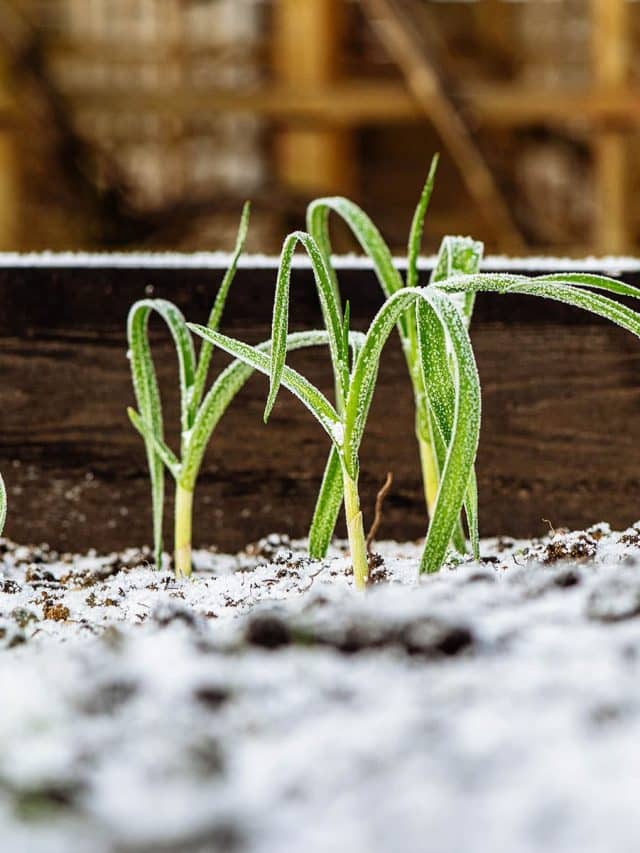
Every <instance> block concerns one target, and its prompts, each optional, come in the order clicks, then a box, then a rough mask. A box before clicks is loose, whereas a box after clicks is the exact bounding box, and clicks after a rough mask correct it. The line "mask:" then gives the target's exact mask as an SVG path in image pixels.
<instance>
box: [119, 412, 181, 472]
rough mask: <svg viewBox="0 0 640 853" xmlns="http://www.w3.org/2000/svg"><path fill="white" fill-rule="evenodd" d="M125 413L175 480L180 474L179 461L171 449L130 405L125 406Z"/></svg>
mask: <svg viewBox="0 0 640 853" xmlns="http://www.w3.org/2000/svg"><path fill="white" fill-rule="evenodd" d="M127 414H128V415H129V420H130V421H131V423H132V424H133V426H134V427H135V429H137V431H138V432H139V433H140V435H141V436H142V437H143V438H144V440H145V441H148V442H149V443H150V444H151V445H152V446H153V449H154V450H155V452H156V453H157V454H158V456H159V457H160V459H161V460H162V463H163V465H166V467H167V468H168V469H169V470H170V471H171V473H172V475H173V476H174V478H175V479H176V480H177V479H178V478H179V476H180V462H179V461H178V459H177V457H176V456H175V454H174V453H173V451H172V450H171V449H170V448H169V447H167V445H166V444H165V443H164V441H162V439H161V438H158V436H157V435H156V434H155V433H154V431H153V428H152V427H151V426H150V425H149V424H147V423H145V421H143V420H142V418H141V417H140V415H139V414H138V412H136V410H135V409H132V408H131V406H129V407H128V408H127Z"/></svg>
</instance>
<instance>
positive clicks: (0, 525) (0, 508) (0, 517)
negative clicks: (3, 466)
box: [0, 475, 7, 534]
mask: <svg viewBox="0 0 640 853" xmlns="http://www.w3.org/2000/svg"><path fill="white" fill-rule="evenodd" d="M6 520H7V490H6V489H5V486H4V480H3V479H2V476H1V475H0V534H1V533H2V531H3V529H4V523H5V521H6Z"/></svg>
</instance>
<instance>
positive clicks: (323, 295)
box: [264, 231, 349, 422]
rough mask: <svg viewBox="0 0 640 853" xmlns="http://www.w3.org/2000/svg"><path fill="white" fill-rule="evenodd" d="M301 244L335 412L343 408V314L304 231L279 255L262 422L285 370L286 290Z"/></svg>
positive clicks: (346, 359)
mask: <svg viewBox="0 0 640 853" xmlns="http://www.w3.org/2000/svg"><path fill="white" fill-rule="evenodd" d="M298 243H300V244H301V245H302V246H303V247H304V249H305V250H306V252H307V254H308V255H309V258H310V259H311V266H312V269H313V275H314V278H315V283H316V288H317V290H318V296H319V299H320V307H321V309H322V316H323V319H324V324H325V328H326V330H327V332H328V335H329V349H330V352H331V361H332V364H333V373H334V376H335V381H336V397H337V401H336V403H337V406H338V410H340V409H341V408H342V402H343V400H344V396H345V393H346V387H347V384H348V381H349V350H348V345H347V340H346V337H345V335H344V328H343V320H342V312H341V309H340V304H339V302H338V300H337V298H336V291H335V288H334V286H333V284H332V281H331V277H330V274H329V270H328V268H327V265H326V263H325V260H324V257H323V256H322V253H321V251H320V249H319V248H318V246H317V244H316V242H315V240H314V239H313V237H311V236H310V235H309V234H305V233H304V232H303V231H294V232H293V234H289V235H288V237H287V238H286V239H285V241H284V244H283V246H282V253H281V255H280V267H279V269H278V277H277V281H276V294H275V301H274V308H273V322H272V327H271V340H272V358H271V370H272V373H271V377H270V385H269V395H268V397H267V403H266V406H265V410H264V419H265V422H266V421H267V420H268V418H269V415H270V413H271V410H272V409H273V405H274V403H275V400H276V396H277V394H278V387H279V385H280V379H281V377H282V372H283V370H284V365H285V360H286V354H287V346H286V340H287V332H288V327H289V289H290V284H291V262H292V260H293V254H294V251H295V248H296V245H297V244H298Z"/></svg>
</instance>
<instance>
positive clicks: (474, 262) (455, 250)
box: [429, 237, 484, 559]
mask: <svg viewBox="0 0 640 853" xmlns="http://www.w3.org/2000/svg"><path fill="white" fill-rule="evenodd" d="M483 253H484V245H483V244H482V243H481V242H479V241H477V240H473V239H472V238H471V237H445V238H444V239H443V240H442V243H441V245H440V251H439V252H438V257H437V259H436V264H435V266H434V268H433V271H432V273H431V278H430V280H429V284H431V285H433V284H437V283H438V282H439V281H442V280H444V279H447V278H449V277H450V276H452V275H456V274H459V275H473V274H475V273H477V272H478V271H479V269H480V263H481V261H482V256H483ZM452 298H453V300H454V301H456V299H457V297H456V296H452ZM474 303H475V293H465V294H463V295H462V299H461V301H460V304H459V305H458V302H457V301H456V305H458V307H459V308H460V310H461V312H462V316H463V319H464V322H465V325H466V327H467V328H469V326H470V325H471V317H472V315H473V308H474ZM438 438H439V437H438ZM438 438H436V440H435V441H434V442H433V447H434V450H435V455H436V464H437V466H438V470H439V471H440V472H441V471H442V469H443V467H444V461H445V457H446V447H447V443H448V441H449V439H448V438H446V439H442V438H440V440H438ZM464 509H465V515H466V517H467V524H468V527H469V538H470V540H471V548H472V551H473V555H474V557H476V559H477V558H478V556H479V551H480V541H479V534H478V490H477V486H476V475H475V471H473V472H472V474H471V478H470V485H469V493H468V495H467V498H466V500H465V505H464ZM454 545H455V547H456V548H457V549H458V550H459V551H460V552H461V553H464V551H465V550H466V543H465V536H464V529H463V527H462V519H460V521H459V523H458V525H457V526H456V530H455V533H454Z"/></svg>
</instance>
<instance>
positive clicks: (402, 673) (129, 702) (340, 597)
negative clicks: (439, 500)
mask: <svg viewBox="0 0 640 853" xmlns="http://www.w3.org/2000/svg"><path fill="white" fill-rule="evenodd" d="M303 545H304V543H300V542H293V543H291V542H289V540H288V539H287V538H286V537H278V536H271V537H269V538H268V539H266V540H262V541H261V542H259V543H258V544H257V545H256V546H254V547H252V548H249V549H247V550H246V551H244V552H243V553H241V554H239V555H236V556H230V555H222V554H217V553H215V552H206V551H200V552H197V554H196V555H195V564H196V573H195V575H194V578H193V579H192V580H182V581H177V580H176V579H175V578H174V577H173V576H172V574H171V573H170V571H169V568H170V565H169V561H168V560H167V566H166V569H167V570H166V571H162V572H158V571H154V570H152V569H151V568H150V567H149V563H148V561H149V556H150V555H149V553H148V552H147V551H144V550H142V551H138V550H131V551H127V552H125V553H121V554H112V555H108V556H97V555H95V554H89V555H85V556H74V555H67V554H57V553H55V552H53V551H52V550H51V549H49V548H47V547H46V546H42V547H39V548H34V547H22V546H17V545H14V544H13V543H11V542H9V541H7V540H0V560H1V562H0V696H1V697H2V698H1V703H0V838H2V845H1V846H2V849H3V850H11V851H12V853H22V851H24V853H27V851H28V853H58V851H60V853H62V851H64V853H76V851H79V852H80V851H81V853H84V851H87V852H88V851H91V853H102V851H104V852H105V853H106V852H107V851H115V852H116V853H151V852H152V851H153V853H169V851H171V853H197V851H202V853H205V851H207V852H208V851H245V850H246V851H252V853H253V851H255V853H288V851H300V850H304V851H305V853H326V851H328V850H349V851H350V853H376V851H380V853H390V851H398V852H399V853H400V851H402V853H413V851H415V853H418V851H420V852H421V853H422V851H424V850H426V849H429V850H433V851H438V853H440V852H442V853H460V851H465V853H487V851H509V853H530V851H542V850H544V851H545V853H554V852H555V851H563V853H567V852H568V851H575V850H580V851H588V853H592V851H593V853H600V851H602V853H611V851H613V850H615V851H616V853H626V851H629V853H631V851H634V853H635V851H637V850H638V849H640V810H639V809H638V807H637V802H638V781H639V780H640V748H639V746H638V745H639V744H640V524H638V525H637V526H636V527H633V528H630V529H629V530H627V531H625V532H624V533H612V532H611V531H610V530H609V528H608V527H607V526H606V525H598V526H597V527H594V528H591V529H590V530H589V531H585V532H580V533H566V532H562V531H559V532H555V533H551V534H550V535H549V537H548V538H546V539H542V540H535V541H532V542H521V541H520V542H516V541H514V540H510V539H502V540H488V541H485V542H483V547H482V554H483V559H482V560H481V561H480V562H473V561H471V560H468V561H463V562H461V563H458V564H453V563H452V564H449V565H448V566H447V567H446V568H445V569H443V571H441V572H440V573H439V574H438V575H434V576H431V577H428V578H424V579H421V580H419V581H418V580H417V578H416V570H417V560H418V557H419V553H420V548H419V546H418V545H416V544H411V543H410V544H406V545H401V544H397V543H381V544H379V545H378V546H377V550H378V552H379V554H380V558H379V559H377V560H376V561H375V562H376V564H377V565H376V569H375V572H374V576H375V580H376V582H375V583H374V584H372V586H371V588H370V589H369V590H368V591H367V592H366V593H365V594H358V593H356V592H355V591H354V590H353V589H352V582H351V578H350V572H349V563H348V560H347V559H346V558H345V556H344V554H342V553H341V552H340V550H339V549H336V551H335V552H334V553H333V554H332V556H331V557H330V558H329V559H327V560H325V561H323V562H313V561H310V560H308V559H307V558H306V557H305V552H304V549H303Z"/></svg>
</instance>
